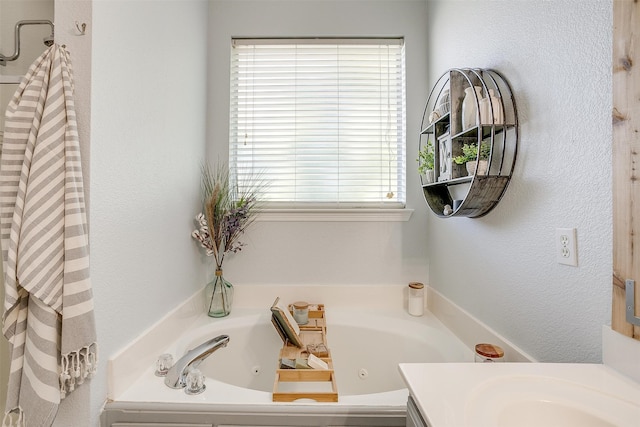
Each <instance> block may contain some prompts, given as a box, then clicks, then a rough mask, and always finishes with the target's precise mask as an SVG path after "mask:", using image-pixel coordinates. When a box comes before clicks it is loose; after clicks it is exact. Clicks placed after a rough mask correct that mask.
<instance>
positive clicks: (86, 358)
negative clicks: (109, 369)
mask: <svg viewBox="0 0 640 427" xmlns="http://www.w3.org/2000/svg"><path fill="white" fill-rule="evenodd" d="M97 368H98V345H97V344H96V343H92V344H90V345H88V346H86V347H82V348H81V349H80V350H77V351H74V352H71V353H66V354H63V355H62V357H61V360H60V399H64V398H65V396H66V395H67V394H68V393H71V392H72V391H73V390H75V388H76V385H80V384H82V383H84V380H85V379H86V378H91V377H93V374H95V373H96V370H97ZM3 427H4V425H3Z"/></svg>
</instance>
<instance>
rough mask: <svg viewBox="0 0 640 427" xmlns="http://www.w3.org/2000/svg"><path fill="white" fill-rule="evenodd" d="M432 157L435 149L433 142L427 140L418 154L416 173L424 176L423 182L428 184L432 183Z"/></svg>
mask: <svg viewBox="0 0 640 427" xmlns="http://www.w3.org/2000/svg"><path fill="white" fill-rule="evenodd" d="M434 156H435V149H434V146H433V141H431V140H428V141H427V143H426V144H425V145H424V146H423V147H422V149H421V150H420V151H419V152H418V158H417V159H416V160H417V161H418V173H419V174H420V175H422V176H424V181H425V182H426V183H427V184H429V183H432V182H434V174H433V168H434Z"/></svg>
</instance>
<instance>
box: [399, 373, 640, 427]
mask: <svg viewBox="0 0 640 427" xmlns="http://www.w3.org/2000/svg"><path fill="white" fill-rule="evenodd" d="M399 369H400V372H401V374H402V377H403V378H404V380H405V382H406V383H407V386H408V388H409V391H410V394H411V395H412V397H413V399H414V400H415V402H416V405H417V406H418V409H419V410H420V413H421V415H422V417H423V418H424V419H425V420H426V421H427V424H428V425H429V427H463V426H495V427H502V426H510V427H516V426H519V427H528V426H535V425H537V426H540V425H549V426H553V425H562V426H563V427H570V426H573V425H576V426H582V427H584V426H592V425H593V426H596V425H598V426H601V425H604V426H609V425H614V426H620V427H623V426H624V427H626V426H629V427H637V426H638V420H640V384H638V383H636V382H635V381H633V380H631V379H629V378H627V377H624V376H622V375H620V374H618V373H617V372H616V371H614V370H612V369H611V368H609V367H607V366H605V365H600V364H575V363H566V364H554V363H403V364H400V366H399Z"/></svg>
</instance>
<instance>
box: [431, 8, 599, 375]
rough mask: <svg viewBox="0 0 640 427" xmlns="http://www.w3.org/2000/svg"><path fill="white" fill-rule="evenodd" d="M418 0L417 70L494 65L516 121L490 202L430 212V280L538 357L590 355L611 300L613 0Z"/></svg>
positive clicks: (595, 357)
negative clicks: (420, 40) (489, 206)
mask: <svg viewBox="0 0 640 427" xmlns="http://www.w3.org/2000/svg"><path fill="white" fill-rule="evenodd" d="M427 4H428V9H429V20H428V22H427V23H426V25H427V26H428V27H429V28H430V39H429V45H428V51H429V58H430V62H429V77H430V78H429V80H430V81H434V80H435V78H436V77H437V76H439V75H440V74H441V73H443V72H444V71H445V70H446V69H448V68H452V67H463V66H471V67H481V68H495V69H496V70H498V71H500V72H502V73H503V74H504V75H505V76H506V78H507V79H508V80H509V81H510V83H511V85H512V86H513V90H514V92H515V96H516V101H517V104H518V110H519V119H520V123H521V127H520V131H521V132H520V135H521V144H520V146H519V152H518V160H517V163H516V169H515V175H514V177H513V180H512V182H511V184H510V186H509V188H508V189H507V192H506V194H505V196H504V198H503V200H502V201H501V202H500V204H499V205H498V206H497V208H496V209H495V210H494V211H492V212H491V213H490V214H489V215H488V216H486V217H484V218H481V219H465V218H460V219H458V218H452V219H438V218H436V217H435V216H430V217H429V224H428V231H427V233H428V238H429V242H430V246H429V262H430V284H431V285H432V286H434V287H435V288H436V289H438V290H439V291H440V292H441V293H443V294H444V295H446V296H447V297H449V298H450V299H452V300H453V301H454V302H455V303H457V304H458V305H460V306H462V307H463V308H465V309H466V310H468V311H469V312H471V313H472V314H473V315H475V316H476V317H477V318H479V319H480V320H482V321H484V322H485V323H487V324H488V325H490V326H491V327H493V328H494V329H495V330H497V331H498V332H500V333H501V334H503V335H504V336H506V337H507V338H509V339H510V340H512V341H513V342H514V343H516V344H517V345H519V346H520V347H521V348H522V349H523V350H525V351H527V352H528V353H529V354H531V355H532V356H534V357H536V358H537V359H539V360H541V361H550V362H551V361H554V362H571V361H579V362H587V361H589V362H598V361H600V358H601V329H602V325H603V324H608V323H610V305H611V296H610V288H611V276H612V214H611V200H612V194H611V177H610V176H611V138H612V136H611V135H612V133H611V43H612V40H611V37H612V15H611V9H612V3H611V0H557V1H539V0H523V1H506V0H492V1H489V0H482V1H471V0H469V1H451V0H438V1H436V0H434V1H429V2H427ZM556 227H575V228H577V234H578V238H577V241H578V262H579V266H578V267H577V268H576V267H569V266H565V265H560V264H558V263H557V262H556V259H555V252H554V248H555V242H554V237H555V228H556Z"/></svg>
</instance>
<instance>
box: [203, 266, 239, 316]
mask: <svg viewBox="0 0 640 427" xmlns="http://www.w3.org/2000/svg"><path fill="white" fill-rule="evenodd" d="M205 295H206V298H205V302H206V307H205V309H206V310H207V314H208V315H209V316H211V317H225V316H228V315H229V313H231V306H232V305H233V285H232V284H231V283H229V282H227V281H226V280H225V278H224V277H223V276H222V270H221V269H217V270H216V274H215V276H214V278H213V280H211V281H210V282H209V283H208V284H207V287H206V292H205Z"/></svg>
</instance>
